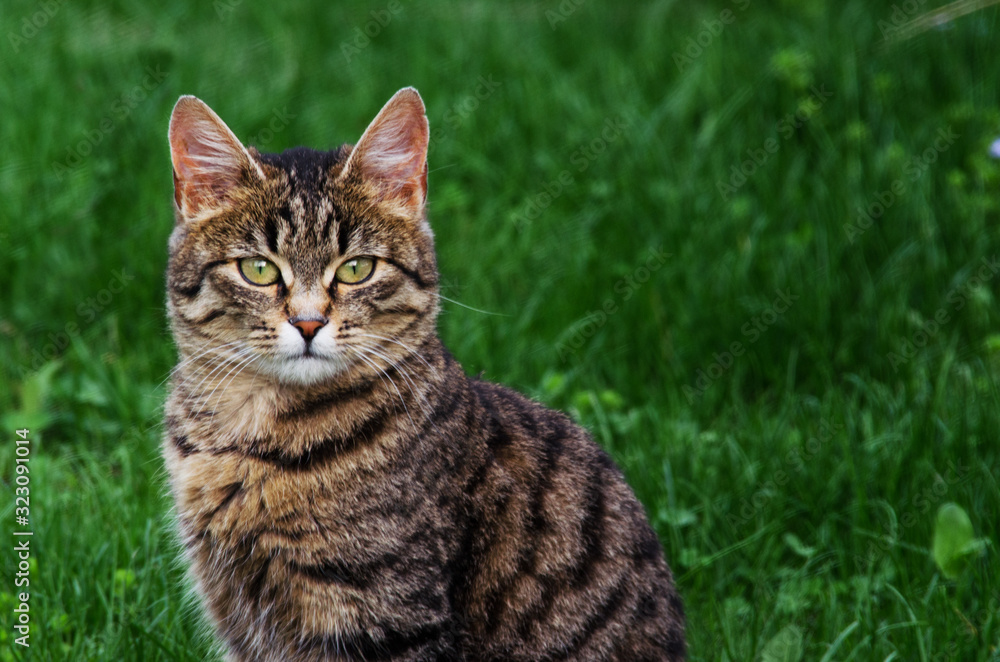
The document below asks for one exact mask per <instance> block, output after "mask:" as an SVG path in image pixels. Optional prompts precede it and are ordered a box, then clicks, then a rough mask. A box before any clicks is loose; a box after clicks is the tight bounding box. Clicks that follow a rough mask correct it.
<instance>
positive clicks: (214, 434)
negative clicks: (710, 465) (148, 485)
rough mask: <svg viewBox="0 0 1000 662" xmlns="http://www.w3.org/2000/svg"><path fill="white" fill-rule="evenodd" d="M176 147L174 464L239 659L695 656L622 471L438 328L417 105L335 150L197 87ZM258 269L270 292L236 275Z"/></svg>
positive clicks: (170, 440) (201, 562)
mask: <svg viewBox="0 0 1000 662" xmlns="http://www.w3.org/2000/svg"><path fill="white" fill-rule="evenodd" d="M170 140H171V154H172V157H173V159H174V177H175V202H176V211H177V224H176V226H175V230H174V233H173V235H172V236H171V240H170V261H169V267H168V274H167V289H168V306H169V312H170V318H171V324H172V329H173V333H174V338H175V342H176V344H177V347H178V351H179V354H180V363H179V365H178V366H177V368H176V369H175V372H174V375H173V377H172V384H171V393H170V397H169V400H168V403H167V414H166V423H167V426H166V427H167V433H166V435H165V439H164V443H163V455H164V458H165V462H166V466H167V469H168V471H169V475H170V484H171V489H172V492H173V496H174V499H175V503H176V510H177V516H178V521H179V527H180V534H181V537H182V540H183V544H184V547H185V549H186V554H187V557H188V559H189V561H190V564H191V571H192V574H193V576H194V578H195V580H196V584H197V587H198V590H199V593H200V595H201V596H202V598H203V601H204V604H205V606H206V609H207V611H208V613H209V615H210V617H211V619H212V621H213V623H214V624H215V627H216V629H217V631H218V634H219V636H220V637H221V639H222V640H223V641H224V642H225V643H226V646H227V648H228V651H229V653H228V659H229V660H234V661H235V660H240V661H243V660H265V661H274V662H278V661H320V660H369V661H371V660H413V661H416V660H449V661H466V662H474V661H481V662H487V661H497V662H499V661H500V660H523V661H525V662H528V661H530V662H539V661H543V660H551V661H556V660H587V661H592V660H621V661H628V662H639V661H642V660H681V659H683V657H684V648H685V644H684V634H683V627H684V623H683V613H682V607H681V602H680V598H679V597H678V594H677V592H676V590H675V588H674V585H673V580H672V577H671V574H670V570H669V569H668V567H667V565H666V563H665V561H664V559H663V554H662V551H661V547H660V544H659V542H658V540H657V538H656V536H655V534H654V533H653V531H652V529H651V528H650V526H649V524H648V523H647V522H646V518H645V515H644V513H643V510H642V507H641V505H640V504H639V502H638V501H637V500H636V498H635V497H634V495H633V494H632V492H631V491H630V489H629V488H628V486H627V485H626V484H625V482H624V480H623V478H622V474H621V472H620V471H619V470H618V469H617V468H616V467H615V465H614V464H613V463H612V461H611V460H610V459H609V457H608V456H607V455H606V454H605V453H604V452H603V451H602V450H601V449H600V448H599V447H598V446H597V445H596V444H594V443H593V441H591V440H590V439H589V438H588V436H587V434H586V432H585V431H584V430H583V429H581V428H580V427H579V426H577V425H575V424H574V423H573V422H572V421H570V420H569V419H568V418H567V417H566V416H564V415H563V414H561V413H558V412H554V411H551V410H549V409H546V408H544V407H542V406H541V405H539V404H537V403H534V402H532V401H530V400H528V399H526V398H524V397H523V396H521V395H519V394H517V393H515V392H513V391H511V390H509V389H506V388H504V387H502V386H497V385H494V384H490V383H487V382H482V381H478V380H476V379H471V378H469V377H467V376H466V375H465V374H464V372H463V371H462V368H461V366H460V365H459V364H458V363H457V362H456V361H455V360H454V359H453V358H452V357H451V355H450V354H449V353H448V352H447V350H446V349H445V348H444V347H443V346H442V344H441V342H440V341H439V340H438V338H437V335H436V327H435V320H436V316H437V313H438V296H437V283H438V274H437V267H436V264H435V259H434V250H433V240H432V236H431V232H430V228H429V227H428V225H427V221H426V215H425V210H424V198H425V196H426V148H427V131H426V118H425V117H424V112H423V104H422V102H421V101H420V98H419V96H418V95H417V94H416V92H415V91H413V90H402V91H400V92H399V93H398V94H397V95H396V96H395V97H393V99H392V100H391V101H390V102H389V104H387V105H386V107H385V108H384V109H383V110H382V112H381V113H380V114H379V116H378V117H377V118H376V120H375V121H374V122H373V123H372V125H371V126H370V127H369V128H368V130H367V131H366V132H365V135H364V136H363V137H362V139H361V141H360V142H359V143H358V145H357V146H356V147H351V146H350V145H345V146H343V147H341V148H340V149H337V150H334V151H332V152H314V151H311V150H306V149H295V150H290V151H287V152H284V153H283V154H280V155H271V154H260V153H258V152H256V151H255V150H253V149H252V148H248V149H245V148H243V146H242V145H240V144H239V141H238V140H236V139H235V136H233V135H232V133H231V132H230V131H229V130H228V129H227V128H225V125H224V124H222V121H221V120H219V119H218V118H217V116H215V114H214V113H212V112H211V111H210V110H208V107H207V106H205V105H204V104H203V103H201V102H200V101H198V100H196V99H194V98H193V97H185V98H182V100H181V101H180V102H178V106H177V108H175V111H174V116H173V117H172V120H171V135H170ZM206 154H207V156H206ZM257 255H259V256H264V257H267V258H268V259H271V260H272V261H273V262H274V263H275V264H277V265H278V266H279V267H280V269H281V274H282V278H281V281H280V282H279V283H278V284H275V285H271V286H267V287H261V286H255V285H252V284H250V283H249V282H247V281H245V280H243V278H242V277H241V276H240V275H239V271H238V266H237V261H238V260H239V259H240V258H241V257H249V256H257ZM356 256H372V257H375V258H376V261H375V265H376V266H375V270H374V272H373V274H372V276H371V277H370V278H369V280H367V281H365V282H363V283H360V284H357V285H347V284H344V283H340V282H336V281H334V279H333V273H334V271H335V269H336V266H337V265H338V264H340V263H342V262H343V261H344V260H345V259H347V258H350V257H356ZM305 314H310V315H319V316H321V317H317V318H316V319H322V320H323V321H324V325H323V326H322V327H321V328H320V330H319V332H317V335H316V336H315V338H314V339H313V340H312V345H310V344H309V343H308V342H306V340H301V342H302V346H303V348H308V347H311V346H315V347H316V348H317V349H316V355H315V356H306V355H304V354H300V355H289V354H288V347H289V346H295V345H294V343H295V342H300V341H299V340H296V338H297V336H296V335H295V334H297V333H298V332H297V331H296V330H295V329H294V328H292V326H291V323H290V320H294V319H298V318H299V317H298V316H301V315H305ZM290 338H291V340H290ZM289 343H291V345H290V344H289ZM304 351H305V349H303V352H304Z"/></svg>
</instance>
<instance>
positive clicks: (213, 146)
mask: <svg viewBox="0 0 1000 662" xmlns="http://www.w3.org/2000/svg"><path fill="white" fill-rule="evenodd" d="M428 135H429V133H428V125H427V118H426V116H425V114H424V105H423V102H422V101H421V99H420V95H419V94H418V93H417V91H416V90H414V89H412V88H406V89H403V90H400V91H399V92H397V93H396V94H395V96H393V97H392V99H390V100H389V102H388V103H387V104H386V105H385V106H384V107H383V108H382V110H381V111H380V112H379V113H378V115H377V116H376V117H375V119H374V120H373V121H372V123H371V124H370V125H369V126H368V128H367V129H366V130H365V132H364V133H363V134H362V136H361V139H360V140H359V141H358V143H357V145H356V146H354V147H352V146H350V145H344V146H342V147H340V148H339V149H337V150H334V151H331V152H317V151H313V150H308V149H304V148H296V149H292V150H288V151H286V152H284V153H282V154H261V153H259V152H257V150H256V149H254V148H253V147H244V146H243V145H242V144H241V143H240V141H239V140H238V139H237V138H236V136H235V135H234V134H233V132H232V131H230V130H229V128H228V127H227V126H226V125H225V123H223V121H222V120H221V119H220V118H219V116H218V115H216V114H215V113H214V112H213V111H212V109H211V108H209V107H208V106H207V105H205V103H203V102H202V101H200V100H199V99H196V98H195V97H191V96H185V97H181V99H180V100H179V101H178V102H177V105H176V106H175V107H174V111H173V114H172V116H171V118H170V132H169V139H170V155H171V159H172V161H173V175H174V203H175V215H176V225H175V227H174V231H173V234H172V235H171V237H170V262H169V267H168V273H167V285H168V304H169V310H170V317H171V324H172V328H173V331H174V337H175V340H176V342H177V344H178V347H179V349H180V352H181V357H182V359H185V360H193V361H202V362H203V363H209V364H215V363H217V364H218V365H219V366H220V367H219V374H223V373H226V372H227V371H235V370H239V371H241V372H244V373H252V374H254V375H255V377H260V378H263V379H268V378H270V379H273V380H277V381H280V382H283V383H293V384H302V385H309V384H316V383H319V382H322V381H325V380H330V379H335V378H337V376H338V375H341V374H343V373H344V372H345V371H347V370H349V369H350V370H358V371H360V372H365V371H366V370H367V369H371V370H376V369H377V368H379V367H385V366H386V365H387V364H390V363H395V362H396V361H398V360H399V359H400V358H402V357H403V356H404V355H406V354H408V353H411V352H415V351H417V350H418V348H419V346H420V345H421V343H423V342H424V341H426V340H427V339H428V338H429V337H431V336H433V335H434V333H435V330H434V324H435V317H436V315H437V309H438V308H437V281H438V276H437V267H436V264H435V260H434V246H433V238H432V235H431V230H430V227H429V226H428V224H427V220H426V216H425V210H424V207H425V199H426V193H427V145H428ZM199 355H200V356H201V357H202V358H201V359H199V358H197V357H198V356H199Z"/></svg>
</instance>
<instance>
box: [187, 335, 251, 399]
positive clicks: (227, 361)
mask: <svg viewBox="0 0 1000 662" xmlns="http://www.w3.org/2000/svg"><path fill="white" fill-rule="evenodd" d="M251 351H252V350H250V349H248V348H242V349H240V350H239V351H238V352H236V354H235V355H232V356H226V357H223V360H222V361H220V362H219V363H218V365H216V366H215V367H214V368H213V369H212V370H211V371H209V372H208V373H207V374H206V375H204V376H203V377H202V378H201V381H200V382H198V385H197V386H195V387H194V388H192V389H190V390H189V392H188V397H187V398H186V399H185V402H187V401H188V400H191V399H193V398H196V397H198V395H199V394H200V392H201V387H202V386H203V385H204V384H205V382H206V381H208V379H210V378H211V377H212V376H213V375H216V374H218V373H220V372H221V371H222V370H224V369H225V368H226V367H227V366H230V365H232V364H233V363H238V362H239V361H241V360H242V359H243V357H244V356H246V355H247V354H249V353H251ZM227 374H228V373H227ZM194 378H196V376H195V377H193V378H192V380H193V379H194ZM182 386H183V387H184V388H187V386H188V384H187V383H183V384H182ZM216 388H218V386H216ZM213 392H214V390H213ZM203 404H204V402H203ZM200 411H204V409H201V410H200Z"/></svg>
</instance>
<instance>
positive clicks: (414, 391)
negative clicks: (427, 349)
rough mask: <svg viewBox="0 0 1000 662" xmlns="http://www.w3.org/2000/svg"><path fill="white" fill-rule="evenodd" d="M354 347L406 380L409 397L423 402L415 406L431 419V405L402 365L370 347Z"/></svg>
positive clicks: (360, 345) (359, 345) (362, 345)
mask: <svg viewBox="0 0 1000 662" xmlns="http://www.w3.org/2000/svg"><path fill="white" fill-rule="evenodd" d="M356 347H361V348H364V349H366V350H367V351H369V352H371V353H372V354H373V355H375V356H377V357H379V358H381V359H382V360H383V361H386V362H387V363H388V364H389V366H391V367H392V368H393V369H395V370H396V372H398V373H399V374H400V376H401V377H402V378H403V379H404V380H406V384H407V386H406V387H407V388H408V389H409V390H410V395H412V396H414V397H415V398H419V399H420V400H423V403H421V402H417V404H418V405H419V406H420V409H421V411H422V412H423V414H424V416H425V417H427V419H428V420H430V419H431V416H432V414H433V407H431V404H430V403H429V402H428V401H427V397H426V396H425V395H424V393H423V391H422V390H421V389H420V388H419V387H418V386H417V385H416V383H415V382H414V380H413V376H412V375H410V374H409V373H408V372H407V370H406V368H405V367H404V366H403V365H402V364H400V363H399V362H396V361H393V360H392V357H390V356H389V355H387V354H384V353H382V352H381V351H379V350H378V349H376V348H374V347H371V346H370V345H364V344H358V345H356ZM431 425H433V426H434V429H435V430H437V426H436V425H434V423H433V421H432V422H431Z"/></svg>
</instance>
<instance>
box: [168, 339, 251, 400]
mask: <svg viewBox="0 0 1000 662" xmlns="http://www.w3.org/2000/svg"><path fill="white" fill-rule="evenodd" d="M240 342H242V341H240V340H233V341H232V342H227V343H225V344H224V345H209V346H208V347H206V348H205V349H203V350H202V351H200V352H198V353H197V354H194V355H193V356H189V357H187V358H186V359H184V360H183V361H181V362H180V363H178V364H177V365H175V366H174V367H173V368H171V370H170V372H169V373H167V376H166V377H164V378H163V379H162V380H161V381H160V383H159V384H157V385H156V388H157V389H159V388H160V387H161V386H163V385H164V384H165V383H167V381H168V380H169V379H171V378H172V377H176V376H177V375H178V374H180V371H181V370H183V369H184V368H186V367H187V366H188V365H189V364H191V363H192V362H194V361H197V360H198V359H200V358H201V357H203V356H205V355H206V354H209V353H211V352H218V351H221V350H223V349H225V348H227V347H231V346H233V345H238V344H240Z"/></svg>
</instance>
